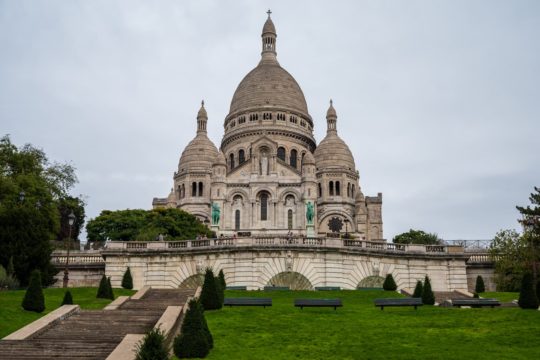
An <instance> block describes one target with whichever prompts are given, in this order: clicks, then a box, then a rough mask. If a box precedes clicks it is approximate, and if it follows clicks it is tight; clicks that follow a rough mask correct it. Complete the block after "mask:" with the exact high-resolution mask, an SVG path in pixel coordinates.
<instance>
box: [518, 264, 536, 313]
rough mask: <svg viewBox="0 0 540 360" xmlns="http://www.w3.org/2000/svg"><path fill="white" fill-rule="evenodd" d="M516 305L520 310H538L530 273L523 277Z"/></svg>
mask: <svg viewBox="0 0 540 360" xmlns="http://www.w3.org/2000/svg"><path fill="white" fill-rule="evenodd" d="M518 305H519V307H521V308H522V309H538V298H537V297H536V291H535V288H534V282H533V276H532V274H530V273H526V274H525V275H523V279H522V280H521V290H520V292H519V300H518Z"/></svg>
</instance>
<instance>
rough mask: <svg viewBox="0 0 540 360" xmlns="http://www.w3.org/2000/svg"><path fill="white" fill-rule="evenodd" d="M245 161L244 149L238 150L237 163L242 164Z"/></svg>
mask: <svg viewBox="0 0 540 360" xmlns="http://www.w3.org/2000/svg"><path fill="white" fill-rule="evenodd" d="M245 161H246V156H245V154H244V150H240V151H238V165H240V164H243V163H244V162H245Z"/></svg>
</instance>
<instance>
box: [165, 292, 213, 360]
mask: <svg viewBox="0 0 540 360" xmlns="http://www.w3.org/2000/svg"><path fill="white" fill-rule="evenodd" d="M212 345H213V339H212V335H211V334H210V331H209V329H208V326H207V324H206V319H205V318H204V312H203V309H202V306H201V305H200V303H199V302H198V301H196V300H191V301H190V302H189V309H188V311H187V312H186V315H185V317H184V322H183V323H182V329H181V332H180V335H178V336H177V337H176V338H175V339H174V345H173V350H174V354H175V355H176V356H177V357H178V358H180V359H182V358H204V357H206V355H208V353H209V352H210V349H211V348H212Z"/></svg>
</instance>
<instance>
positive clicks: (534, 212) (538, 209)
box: [516, 186, 540, 241]
mask: <svg viewBox="0 0 540 360" xmlns="http://www.w3.org/2000/svg"><path fill="white" fill-rule="evenodd" d="M534 191H535V192H533V193H531V195H530V196H529V201H530V202H531V204H532V205H533V206H532V207H531V206H530V205H527V206H526V207H522V206H516V208H517V209H518V211H519V212H520V213H521V215H522V216H523V219H522V220H520V221H521V222H522V223H523V225H525V227H526V231H530V232H532V233H533V234H535V237H536V239H535V240H536V241H538V240H540V239H539V238H538V237H540V188H539V187H536V186H535V187H534Z"/></svg>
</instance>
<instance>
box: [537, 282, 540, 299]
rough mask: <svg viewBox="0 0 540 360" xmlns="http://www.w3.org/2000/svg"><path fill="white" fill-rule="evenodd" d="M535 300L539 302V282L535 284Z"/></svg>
mask: <svg viewBox="0 0 540 360" xmlns="http://www.w3.org/2000/svg"><path fill="white" fill-rule="evenodd" d="M536 298H537V299H538V301H539V302H540V280H538V282H537V283H536Z"/></svg>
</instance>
